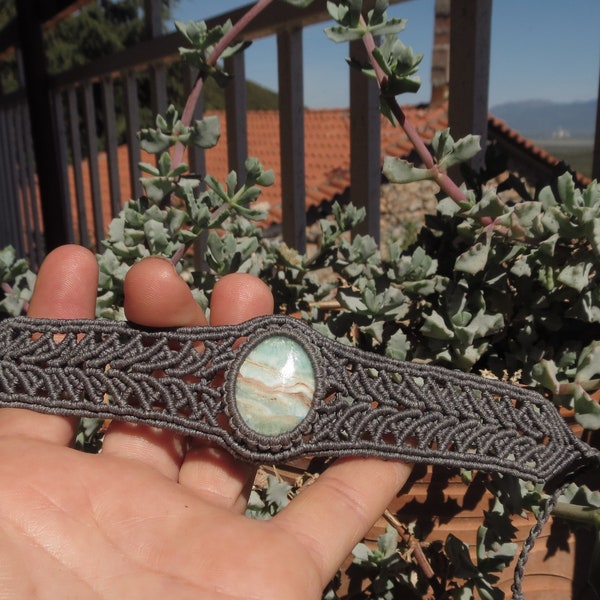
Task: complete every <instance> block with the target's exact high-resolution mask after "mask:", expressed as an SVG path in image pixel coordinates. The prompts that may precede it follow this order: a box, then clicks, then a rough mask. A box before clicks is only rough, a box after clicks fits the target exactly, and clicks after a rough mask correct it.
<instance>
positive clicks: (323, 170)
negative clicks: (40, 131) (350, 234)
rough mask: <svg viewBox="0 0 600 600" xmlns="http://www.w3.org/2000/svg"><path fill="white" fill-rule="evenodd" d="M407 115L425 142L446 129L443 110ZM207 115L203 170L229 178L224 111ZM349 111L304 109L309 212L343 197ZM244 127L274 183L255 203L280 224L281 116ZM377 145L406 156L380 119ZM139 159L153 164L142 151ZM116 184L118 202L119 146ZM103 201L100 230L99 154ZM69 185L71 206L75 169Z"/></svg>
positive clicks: (396, 133)
mask: <svg viewBox="0 0 600 600" xmlns="http://www.w3.org/2000/svg"><path fill="white" fill-rule="evenodd" d="M403 108H404V111H405V112H406V115H407V117H408V118H409V119H410V120H411V122H412V123H413V124H414V125H415V127H416V128H417V130H418V131H419V133H420V134H421V136H422V137H423V138H424V139H425V140H427V141H429V140H430V139H431V138H432V137H433V135H434V134H435V132H436V130H438V129H444V128H445V127H447V126H448V121H447V115H446V110H445V109H444V107H441V108H439V109H435V110H429V109H428V108H427V107H414V106H405V107H403ZM206 114H207V115H217V116H219V117H220V122H221V140H220V141H219V143H218V144H217V146H215V147H214V148H210V149H208V150H207V151H206V166H207V171H208V172H209V173H210V174H211V175H213V176H214V177H216V178H217V179H219V180H221V181H222V180H224V178H225V177H226V176H227V173H228V168H227V125H226V122H225V114H224V112H223V111H212V112H207V113H206ZM349 120H350V111H349V110H348V109H325V110H306V111H305V113H304V126H305V133H304V138H305V177H306V205H307V209H309V208H311V207H315V206H319V205H321V204H322V203H323V202H324V201H331V199H332V198H333V197H334V196H335V195H336V194H341V193H343V192H344V191H345V190H346V189H347V188H348V186H349V185H350V123H349ZM247 123H248V155H249V156H256V157H257V158H259V159H260V161H261V162H262V164H263V166H264V168H265V169H273V171H274V174H275V183H274V184H273V185H272V186H270V187H267V188H263V193H262V194H261V196H260V198H259V199H258V202H268V204H269V206H270V215H269V219H268V222H280V220H281V163H280V159H279V133H278V132H279V112H278V111H274V110H253V111H248V113H247ZM381 123H382V130H381V145H382V158H383V156H398V157H402V156H406V155H408V153H409V152H410V151H411V149H412V146H411V144H410V142H409V141H408V139H407V137H406V135H405V134H404V132H403V130H402V129H400V128H395V127H393V126H392V125H391V124H390V123H389V121H388V120H387V119H385V118H383V117H382V121H381ZM142 160H144V161H148V162H151V163H152V162H153V159H152V158H149V157H148V156H147V155H145V154H144V153H143V156H142ZM118 162H119V182H120V183H119V185H120V190H121V203H122V204H123V203H125V202H126V201H127V200H128V199H129V198H131V195H132V191H131V187H130V185H129V177H128V170H129V159H128V156H127V148H126V147H125V146H120V147H119V148H118ZM98 169H99V177H100V184H101V185H100V187H101V197H102V200H103V207H102V208H103V211H102V212H103V220H104V227H105V229H106V227H107V226H108V223H109V222H110V220H111V214H110V201H109V188H108V164H107V159H106V154H104V153H100V154H99V155H98ZM82 170H83V173H84V181H83V189H84V197H85V204H86V215H87V219H88V229H89V230H90V235H91V236H92V238H93V234H92V229H93V227H92V219H93V217H92V215H93V212H92V206H91V186H90V183H89V178H88V177H87V176H86V174H87V172H88V161H87V159H85V160H84V161H83V164H82ZM69 187H70V191H71V198H72V199H73V200H72V203H73V207H72V208H73V215H74V216H76V215H77V210H76V208H75V199H74V198H75V185H74V177H73V170H72V169H69Z"/></svg>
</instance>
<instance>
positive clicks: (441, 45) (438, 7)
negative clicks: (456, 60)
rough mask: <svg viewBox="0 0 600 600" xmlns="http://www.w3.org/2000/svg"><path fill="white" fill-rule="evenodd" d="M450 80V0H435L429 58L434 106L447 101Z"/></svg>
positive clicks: (432, 104)
mask: <svg viewBox="0 0 600 600" xmlns="http://www.w3.org/2000/svg"><path fill="white" fill-rule="evenodd" d="M449 80H450V0H435V22H434V25H433V55H432V59H431V102H430V106H432V107H436V106H440V105H441V104H444V103H445V102H447V101H448V87H449Z"/></svg>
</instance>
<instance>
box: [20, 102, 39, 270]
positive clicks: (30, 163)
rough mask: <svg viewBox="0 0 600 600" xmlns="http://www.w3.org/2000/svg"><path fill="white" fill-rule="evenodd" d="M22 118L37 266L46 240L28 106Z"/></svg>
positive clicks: (32, 257) (23, 110)
mask: <svg viewBox="0 0 600 600" xmlns="http://www.w3.org/2000/svg"><path fill="white" fill-rule="evenodd" d="M21 120H22V122H23V135H24V138H25V175H26V179H27V183H26V185H27V189H28V196H29V201H30V204H31V214H32V219H33V223H32V231H31V234H30V235H31V236H32V238H33V239H32V245H33V248H34V252H32V253H31V254H30V256H29V259H30V261H31V265H32V267H36V266H37V265H39V264H40V263H41V262H42V259H43V257H44V241H43V239H42V221H41V216H40V210H39V208H40V207H39V197H38V193H37V186H36V184H35V162H34V158H33V145H32V142H31V127H30V123H29V114H28V113H27V107H26V106H25V105H22V106H21Z"/></svg>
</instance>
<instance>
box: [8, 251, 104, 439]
mask: <svg viewBox="0 0 600 600" xmlns="http://www.w3.org/2000/svg"><path fill="white" fill-rule="evenodd" d="M97 289H98V263H97V262H96V258H95V256H94V255H93V254H92V253H91V252H90V251H89V250H86V249H85V248H83V247H81V246H75V245H67V246H61V247H59V248H57V249H55V250H53V251H52V252H50V253H49V254H48V256H47V257H46V259H45V260H44V262H43V263H42V265H41V267H40V269H39V272H38V276H37V279H36V282H35V288H34V290H33V295H32V297H31V302H30V303H29V310H28V312H27V316H29V317H43V318H55V319H93V318H94V314H95V311H96V291H97ZM77 422H78V421H77V419H73V418H66V417H58V416H55V415H44V414H40V413H35V412H32V411H29V410H25V409H19V408H3V409H1V410H0V435H18V436H26V437H31V438H35V439H40V440H46V441H49V442H53V443H56V444H62V445H68V444H70V443H71V442H72V440H73V437H74V435H75V429H76V427H77Z"/></svg>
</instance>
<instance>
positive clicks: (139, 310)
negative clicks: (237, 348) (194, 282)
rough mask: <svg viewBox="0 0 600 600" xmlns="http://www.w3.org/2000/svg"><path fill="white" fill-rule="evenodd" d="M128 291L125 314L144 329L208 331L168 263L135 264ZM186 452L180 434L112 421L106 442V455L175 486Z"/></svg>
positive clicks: (147, 261) (126, 285) (127, 281)
mask: <svg viewBox="0 0 600 600" xmlns="http://www.w3.org/2000/svg"><path fill="white" fill-rule="evenodd" d="M124 289H125V314H126V316H127V318H128V319H129V320H130V321H133V322H135V323H137V324H139V325H146V326H149V327H183V326H192V325H206V317H205V316H204V313H203V312H202V309H201V308H200V306H199V305H198V303H197V302H196V301H195V300H194V298H193V296H192V293H191V291H190V289H189V287H188V285H187V284H186V283H185V281H183V279H181V277H179V275H178V274H177V271H176V270H175V267H174V266H173V265H172V264H171V262H170V261H168V260H167V259H164V258H160V257H156V256H154V257H150V258H146V259H144V260H142V261H140V262H139V263H137V264H135V265H134V266H133V267H131V269H130V270H129V271H128V273H127V275H126V277H125V282H124ZM185 447H186V444H185V440H184V438H183V437H182V436H181V435H179V434H176V433H173V432H170V431H165V430H160V429H156V428H153V427H147V426H145V425H136V424H133V423H124V422H120V421H113V422H112V423H111V425H110V427H109V429H108V431H107V433H106V436H105V438H104V443H103V445H102V452H103V454H105V455H107V456H111V455H113V456H114V455H118V456H120V457H122V458H127V459H131V460H135V461H139V462H142V463H145V464H148V465H150V466H152V467H154V468H155V469H157V470H158V471H159V472H160V473H162V474H163V475H165V476H166V477H169V478H171V479H173V480H176V479H177V477H178V475H179V467H180V465H181V461H182V460H183V455H184V453H185Z"/></svg>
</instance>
